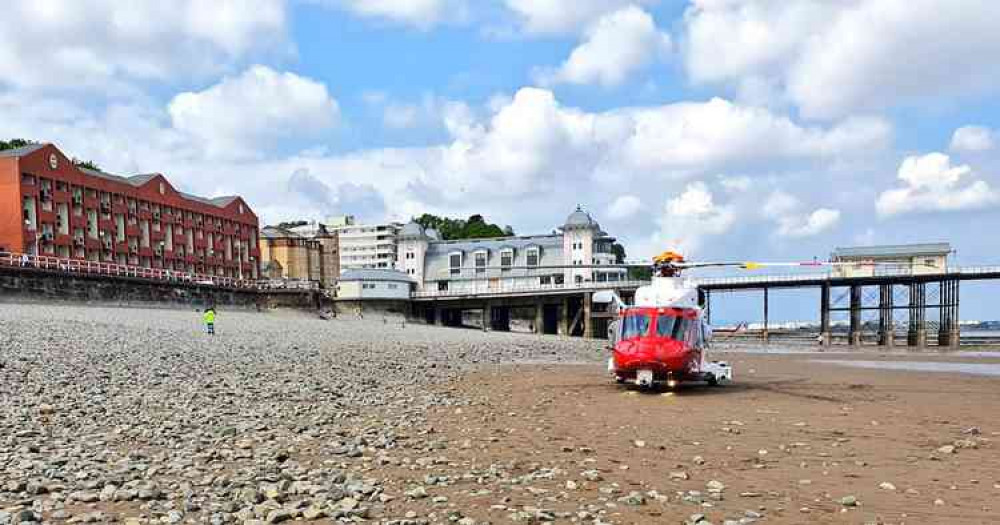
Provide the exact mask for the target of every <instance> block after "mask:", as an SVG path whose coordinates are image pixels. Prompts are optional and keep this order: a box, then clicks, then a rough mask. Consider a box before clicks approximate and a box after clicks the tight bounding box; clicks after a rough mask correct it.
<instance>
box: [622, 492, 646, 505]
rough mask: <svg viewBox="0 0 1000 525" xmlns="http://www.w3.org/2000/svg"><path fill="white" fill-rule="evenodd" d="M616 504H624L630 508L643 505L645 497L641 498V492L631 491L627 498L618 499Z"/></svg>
mask: <svg viewBox="0 0 1000 525" xmlns="http://www.w3.org/2000/svg"><path fill="white" fill-rule="evenodd" d="M618 503H624V504H625V505H631V506H639V505H645V504H646V497H645V496H643V495H642V493H641V492H638V491H632V492H629V493H628V496H623V497H621V498H618Z"/></svg>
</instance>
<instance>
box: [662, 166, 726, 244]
mask: <svg viewBox="0 0 1000 525" xmlns="http://www.w3.org/2000/svg"><path fill="white" fill-rule="evenodd" d="M735 221H736V213H735V210H734V208H733V207H732V206H729V205H720V204H717V203H716V202H715V198H714V196H713V195H712V192H711V191H710V190H709V188H708V186H707V185H705V183H704V182H700V181H696V182H692V183H690V184H688V185H687V186H686V187H685V188H684V191H683V192H682V193H681V194H680V195H678V196H676V197H674V198H672V199H670V200H668V201H667V204H666V206H665V208H664V213H663V216H662V217H661V219H660V224H659V227H660V229H659V233H658V234H657V239H656V242H658V243H660V244H661V245H665V246H668V247H669V248H670V249H673V250H678V251H680V252H681V253H683V254H685V255H688V256H690V255H693V254H697V252H698V250H699V249H700V248H701V247H702V245H703V244H704V241H705V238H706V237H710V236H713V235H720V234H723V233H726V232H727V231H729V229H730V228H731V227H732V226H733V224H734V222H735Z"/></svg>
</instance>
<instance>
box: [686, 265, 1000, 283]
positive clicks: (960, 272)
mask: <svg viewBox="0 0 1000 525" xmlns="http://www.w3.org/2000/svg"><path fill="white" fill-rule="evenodd" d="M997 274H1000V266H952V267H949V268H946V269H942V270H939V271H934V272H929V271H926V270H922V271H913V270H912V269H910V268H880V269H878V270H876V271H875V272H873V273H872V274H870V275H850V276H848V275H839V274H837V273H836V272H834V271H829V272H809V273H786V274H764V275H747V276H738V277H732V276H727V277H697V278H693V279H691V280H692V281H693V282H694V284H696V285H699V286H724V285H748V284H768V283H775V282H782V283H788V282H791V283H794V282H815V281H825V280H829V279H840V278H853V277H859V278H864V277H876V278H877V277H912V276H943V277H947V276H976V275H997Z"/></svg>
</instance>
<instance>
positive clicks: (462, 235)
mask: <svg viewBox="0 0 1000 525" xmlns="http://www.w3.org/2000/svg"><path fill="white" fill-rule="evenodd" d="M414 221H416V222H417V224H420V225H421V226H423V227H424V228H425V229H426V228H434V229H435V230H437V231H438V233H440V234H441V238H442V239H444V240H446V241H447V240H452V239H489V238H494V237H509V236H512V235H514V229H513V228H511V227H510V226H507V227H506V228H501V227H500V226H498V225H496V224H492V223H488V222H486V219H485V218H483V216H482V215H480V214H478V213H477V214H475V215H472V216H470V217H469V218H468V219H466V220H462V219H452V218H449V217H438V216H437V215H431V214H429V213H425V214H423V215H421V216H419V217H417V218H415V219H414Z"/></svg>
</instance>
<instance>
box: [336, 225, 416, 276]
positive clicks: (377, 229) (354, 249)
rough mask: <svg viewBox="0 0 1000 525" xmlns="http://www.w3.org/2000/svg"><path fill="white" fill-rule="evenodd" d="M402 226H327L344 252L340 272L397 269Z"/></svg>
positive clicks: (341, 256)
mask: <svg viewBox="0 0 1000 525" xmlns="http://www.w3.org/2000/svg"><path fill="white" fill-rule="evenodd" d="M401 227H402V226H401V225H400V224H397V223H390V224H347V225H342V226H335V225H334V226H331V225H329V224H328V225H327V229H328V230H332V231H334V232H336V234H337V238H338V241H339V244H340V246H339V249H340V271H341V272H344V271H345V270H354V269H385V270H390V269H393V268H395V267H396V237H397V235H398V234H399V230H400V228H401Z"/></svg>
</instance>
